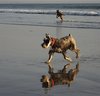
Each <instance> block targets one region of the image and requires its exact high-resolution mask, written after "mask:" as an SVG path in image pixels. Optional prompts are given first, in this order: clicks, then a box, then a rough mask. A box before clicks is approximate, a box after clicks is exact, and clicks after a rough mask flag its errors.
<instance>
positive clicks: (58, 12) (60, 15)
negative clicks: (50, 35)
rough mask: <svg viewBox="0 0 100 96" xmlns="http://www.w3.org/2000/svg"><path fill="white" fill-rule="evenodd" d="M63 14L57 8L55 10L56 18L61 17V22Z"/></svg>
mask: <svg viewBox="0 0 100 96" xmlns="http://www.w3.org/2000/svg"><path fill="white" fill-rule="evenodd" d="M63 15H64V14H63V13H62V12H60V11H59V10H57V11H56V18H58V17H59V18H60V19H61V22H63Z"/></svg>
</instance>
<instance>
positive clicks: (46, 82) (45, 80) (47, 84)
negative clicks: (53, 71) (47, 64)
mask: <svg viewBox="0 0 100 96" xmlns="http://www.w3.org/2000/svg"><path fill="white" fill-rule="evenodd" d="M40 81H41V82H42V87H43V88H48V87H50V80H49V77H48V76H47V75H42V78H41V79H40Z"/></svg>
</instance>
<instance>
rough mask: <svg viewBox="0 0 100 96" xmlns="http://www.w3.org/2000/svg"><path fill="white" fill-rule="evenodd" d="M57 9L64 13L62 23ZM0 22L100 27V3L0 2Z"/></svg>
mask: <svg viewBox="0 0 100 96" xmlns="http://www.w3.org/2000/svg"><path fill="white" fill-rule="evenodd" d="M57 9H59V10H61V11H62V12H63V13H64V22H63V23H62V24H61V23H60V24H59V20H58V19H56V16H55V14H56V10H57ZM41 17H42V18H41ZM48 18H49V19H48ZM0 23H1V24H17V25H18V24H20V25H29V26H48V27H55V26H59V27H65V28H92V29H100V4H91V3H90V4H80V3H79V4H0Z"/></svg>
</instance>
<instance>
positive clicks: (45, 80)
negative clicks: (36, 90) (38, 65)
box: [40, 63, 79, 88]
mask: <svg viewBox="0 0 100 96" xmlns="http://www.w3.org/2000/svg"><path fill="white" fill-rule="evenodd" d="M70 67H71V64H70V63H69V64H66V65H65V66H64V67H63V69H62V70H59V71H58V72H56V73H55V72H54V71H53V68H52V67H51V66H50V65H48V68H49V71H48V73H49V76H48V75H42V78H41V80H40V81H41V82H42V87H43V88H50V87H53V86H55V85H63V84H66V85H68V87H70V85H71V83H72V82H73V81H74V80H75V77H76V76H77V73H78V72H79V63H77V64H76V67H75V68H73V69H70Z"/></svg>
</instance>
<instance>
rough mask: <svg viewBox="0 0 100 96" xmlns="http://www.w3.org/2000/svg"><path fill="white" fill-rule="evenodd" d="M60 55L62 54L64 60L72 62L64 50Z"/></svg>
mask: <svg viewBox="0 0 100 96" xmlns="http://www.w3.org/2000/svg"><path fill="white" fill-rule="evenodd" d="M62 55H63V56H64V59H65V60H67V61H69V62H72V59H71V58H70V57H68V56H67V55H66V52H63V53H62Z"/></svg>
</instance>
